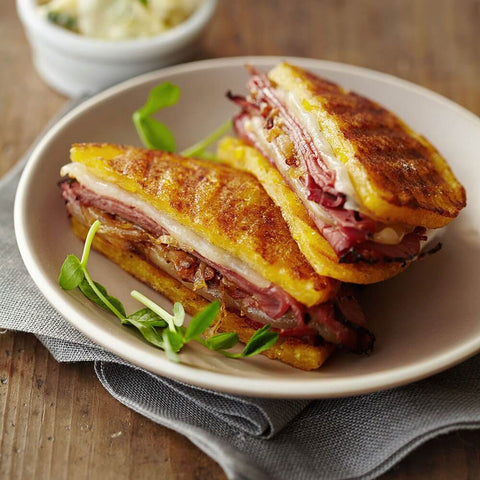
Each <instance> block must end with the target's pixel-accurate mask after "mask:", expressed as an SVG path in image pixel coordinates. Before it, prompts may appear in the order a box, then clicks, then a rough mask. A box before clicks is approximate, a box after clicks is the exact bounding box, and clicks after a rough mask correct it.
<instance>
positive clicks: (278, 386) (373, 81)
mask: <svg viewBox="0 0 480 480" xmlns="http://www.w3.org/2000/svg"><path fill="white" fill-rule="evenodd" d="M281 60H283V59H282V58H275V57H245V58H229V59H216V60H208V61H202V62H196V63H191V64H185V65H180V66H176V67H171V68H167V69H164V70H160V71H157V72H153V73H150V74H146V75H143V76H141V77H137V78H135V79H133V80H129V81H127V82H125V83H122V84H120V85H118V86H115V87H112V88H110V89H109V90H107V91H105V92H102V93H100V94H98V95H96V96H95V97H92V98H90V99H89V100H87V101H86V102H84V103H82V104H81V105H79V106H78V107H77V108H75V109H74V110H73V111H71V112H70V113H69V114H67V115H66V116H65V117H64V118H62V119H61V120H60V121H59V122H58V123H57V124H56V125H55V126H54V127H53V128H51V129H50V130H49V132H48V133H47V134H46V135H45V136H44V137H43V139H42V140H41V141H40V143H39V144H38V145H37V147H36V148H35V150H34V151H33V153H32V154H31V156H30V159H29V161H28V164H27V166H26V168H25V171H24V173H23V176H22V179H21V182H20V185H19V187H18V192H17V197H16V204H15V229H16V235H17V240H18V245H19V248H20V251H21V254H22V257H23V260H24V262H25V264H26V266H27V268H28V271H29V273H30V275H31V276H32V278H33V280H34V281H35V283H36V284H37V285H38V287H39V288H40V290H41V291H42V293H43V295H45V297H46V298H47V300H48V301H49V302H50V303H51V304H52V305H53V306H54V307H55V309H56V310H58V312H59V313H60V314H61V315H63V316H64V317H65V318H66V319H67V320H68V321H69V322H71V323H72V325H74V326H75V327H76V328H77V329H78V330H80V331H81V332H83V333H84V334H85V335H87V336H88V337H90V338H91V339H92V340H94V341H95V342H96V343H98V344H99V345H101V346H102V347H104V348H105V349H106V350H109V351H111V352H113V353H115V354H117V355H119V356H120V357H122V358H124V359H126V360H128V361H129V362H131V363H132V364H134V365H137V366H139V367H143V368H145V369H147V370H150V371H151V372H155V373H158V374H160V375H164V376H167V377H171V378H175V379H178V380H181V381H183V382H186V383H190V384H194V385H199V386H202V387H206V388H211V389H214V390H221V391H226V392H232V393H237V394H245V395H255V396H264V397H277V398H288V397H290V398H293V397H303V398H323V397H335V396H347V395H358V394H362V393H366V392H372V391H376V390H381V389H387V388H391V387H395V386H398V385H402V384H406V383H409V382H413V381H415V380H418V379H421V378H424V377H426V376H429V375H432V374H434V373H436V372H439V371H441V370H444V369H446V368H448V367H451V366H452V365H454V364H456V363H458V362H460V361H462V360H464V359H466V358H468V357H470V356H472V355H474V354H475V353H476V352H478V351H479V350H480V315H479V312H480V294H479V284H478V281H479V275H478V273H479V272H480V236H479V224H480V188H478V185H480V162H479V152H480V120H479V119H478V118H477V117H475V116H474V115H473V114H471V113H469V112H468V111H466V110H464V109H463V108H461V107H459V106H458V105H456V104H455V103H453V102H451V101H449V100H447V99H445V98H443V97H441V96H439V95H437V94H435V93H432V92H430V91H428V90H426V89H424V88H421V87H418V86H416V85H413V84H411V83H409V82H406V81H403V80H399V79H397V78H394V77H391V76H389V75H385V74H382V73H378V72H373V71H370V70H365V69H362V68H358V67H352V66H348V65H342V64H336V63H331V62H324V61H319V60H307V59H300V58H287V59H286V60H288V61H290V62H292V63H295V64H297V65H299V66H302V67H305V68H307V69H309V70H311V71H312V72H314V73H316V74H319V75H322V76H324V77H326V78H328V79H331V80H333V81H335V82H339V83H340V84H342V85H344V86H345V87H348V88H350V89H353V90H355V91H357V92H359V93H362V94H364V95H367V96H368V97H370V98H372V99H374V100H376V101H378V102H380V103H382V104H383V105H385V106H386V107H387V108H389V109H391V110H392V111H394V112H395V113H397V114H398V115H399V116H400V117H401V118H403V119H404V120H405V121H406V122H407V123H409V124H410V125H411V126H412V127H413V128H414V129H416V130H417V131H419V132H420V133H421V134H423V135H425V136H426V137H427V138H428V139H429V140H430V141H432V143H433V144H434V145H435V146H436V147H437V148H438V149H439V150H440V152H441V153H442V154H443V155H444V156H445V157H446V158H447V160H448V162H449V163H450V165H451V166H452V168H453V170H454V172H455V174H456V175H457V177H458V178H459V180H460V181H461V182H462V183H463V184H464V185H465V187H466V189H467V196H468V207H467V208H466V209H465V210H464V211H463V212H462V213H461V215H460V216H459V218H457V219H456V220H455V221H454V222H453V223H452V224H451V225H450V226H449V227H448V228H447V230H446V232H445V234H444V236H443V239H442V240H443V244H444V246H443V249H442V250H441V251H440V252H439V253H437V254H435V255H432V256H428V257H427V258H425V259H424V260H422V261H420V262H418V263H416V264H414V265H412V266H411V267H410V268H409V269H408V270H407V271H406V272H404V273H403V274H401V275H399V276H398V277H396V278H394V279H392V280H390V281H387V282H383V283H381V284H378V285H373V286H368V287H366V288H365V289H364V292H363V294H362V303H363V305H364V307H365V310H366V313H367V315H368V320H369V324H370V327H371V329H372V331H373V332H374V333H375V335H376V337H377V342H376V345H375V349H374V352H373V353H372V354H371V355H370V356H356V355H353V354H347V353H338V354H335V355H334V356H333V357H332V358H331V359H330V360H329V361H328V362H327V364H326V365H325V366H324V367H323V368H321V369H319V370H318V371H314V372H303V371H300V370H297V369H294V368H292V367H289V366H286V365H284V364H282V363H280V362H276V361H271V360H268V359H267V358H265V357H263V356H258V357H255V358H251V359H246V360H231V359H226V358H224V357H222V356H221V355H219V354H215V353H213V352H210V351H208V350H206V349H204V348H203V347H201V346H199V345H195V346H193V347H190V346H188V347H187V348H185V350H184V351H183V352H182V354H181V361H182V362H181V363H180V364H174V363H171V362H169V361H168V360H167V359H166V357H165V355H164V353H163V352H162V351H160V350H157V349H155V348H154V347H152V346H150V345H148V344H147V343H146V342H144V341H143V339H142V338H141V337H139V336H137V335H136V333H135V332H133V331H132V330H131V329H128V328H125V327H122V326H121V325H120V323H119V322H118V321H117V319H116V318H115V317H113V316H112V315H109V314H107V313H106V312H104V311H103V310H101V309H99V308H97V307H96V306H95V305H93V304H92V303H90V302H89V301H88V300H86V299H85V298H84V297H83V296H82V295H81V294H80V293H79V292H78V291H74V292H64V291H62V290H61V289H60V288H59V287H58V285H57V277H58V273H59V270H60V266H61V264H62V261H63V259H64V258H65V256H66V255H67V254H69V253H74V254H76V255H78V256H80V255H81V251H82V243H81V242H80V241H79V240H78V239H76V238H75V237H74V235H73V234H72V233H71V231H70V226H69V222H68V219H67V215H66V213H65V208H64V204H63V200H62V198H61V196H60V192H59V188H58V186H57V182H58V181H59V179H60V174H59V170H60V167H61V166H62V165H63V164H65V163H68V161H69V158H68V155H69V148H70V145H71V144H72V143H74V142H111V143H121V144H133V145H139V140H138V137H137V135H136V133H135V129H134V127H133V125H132V122H131V114H132V112H133V111H134V110H136V109H137V108H138V107H140V106H141V105H143V103H144V101H145V99H146V97H147V95H148V92H149V90H150V89H151V88H152V87H153V86H155V85H157V84H158V83H161V82H164V81H166V80H168V81H170V82H173V83H175V84H177V85H179V86H180V88H181V92H182V94H181V99H180V101H179V103H178V104H177V105H176V106H174V107H170V108H168V109H165V110H163V111H162V112H161V114H160V115H159V118H161V119H162V121H163V122H165V123H166V124H167V125H169V126H170V127H171V129H172V130H173V132H174V133H175V136H176V138H177V143H178V148H179V150H180V149H182V148H184V147H186V146H189V145H191V144H192V143H194V142H195V141H197V140H198V139H200V138H203V137H204V136H205V135H206V134H208V133H210V132H211V131H212V130H213V129H214V128H215V127H217V126H218V125H219V124H221V123H222V122H224V121H225V120H226V119H228V118H229V117H231V116H232V114H234V113H235V112H236V111H237V108H236V107H235V106H234V105H232V104H231V102H229V101H228V100H227V99H226V98H225V92H226V91H227V90H232V91H233V92H238V93H244V92H245V82H246V80H247V78H248V75H247V72H246V70H245V68H244V65H245V64H247V63H248V64H251V65H254V66H255V67H257V68H259V69H261V70H264V71H266V70H268V69H269V68H271V67H272V66H274V65H275V64H276V63H278V62H279V61H281ZM89 267H90V271H91V273H92V276H93V278H95V279H96V280H97V281H99V282H100V283H102V284H103V285H105V286H106V287H107V288H108V290H109V292H110V293H111V294H113V295H115V296H116V297H119V298H120V299H122V301H124V303H125V305H126V308H127V312H132V311H134V309H138V308H140V305H139V304H137V303H136V302H135V301H134V300H132V299H131V298H130V291H131V290H133V289H137V290H140V291H142V292H145V293H146V294H147V295H148V296H151V297H152V298H153V299H156V300H158V301H159V302H160V303H161V304H163V305H164V306H166V307H167V308H168V307H170V308H171V305H170V304H169V303H168V301H166V300H165V299H163V298H162V297H161V296H160V295H157V294H156V293H155V292H152V291H150V290H149V289H148V288H147V287H145V286H144V285H142V284H140V283H139V282H137V281H136V280H135V279H133V278H132V277H130V276H129V275H128V274H126V273H124V272H123V271H122V270H120V268H119V267H117V266H116V265H114V264H112V263H110V262H109V261H108V260H106V259H105V258H104V257H102V256H101V255H99V254H97V253H95V252H94V253H92V255H91V257H90V263H89ZM33 313H34V312H32V314H33Z"/></svg>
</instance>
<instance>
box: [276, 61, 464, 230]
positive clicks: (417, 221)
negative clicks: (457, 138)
mask: <svg viewBox="0 0 480 480" xmlns="http://www.w3.org/2000/svg"><path fill="white" fill-rule="evenodd" d="M268 77H269V79H270V81H271V82H272V83H273V84H274V86H278V87H280V88H281V89H282V90H284V91H291V92H293V93H294V95H295V96H296V97H297V98H298V99H299V100H300V101H301V103H302V106H303V108H304V109H305V110H306V111H308V112H310V113H313V114H314V115H315V116H316V117H317V119H318V124H319V127H320V131H321V132H322V134H323V135H324V137H325V138H326V140H327V141H328V143H329V144H330V145H331V147H332V149H333V151H334V153H335V155H336V156H337V158H338V159H339V160H340V161H341V162H343V163H344V164H345V165H346V168H347V170H348V173H349V176H350V179H351V180H352V183H353V186H354V188H355V191H356V192H357V194H358V196H359V198H360V201H361V203H362V204H363V206H364V208H365V209H366V211H368V212H371V216H372V217H373V218H376V219H378V220H381V221H383V222H384V223H404V224H406V225H411V226H424V227H426V228H439V227H443V226H444V225H446V224H448V223H449V222H450V221H451V220H452V219H453V218H455V217H456V216H457V215H458V213H459V211H460V210H461V209H462V208H463V207H465V205H466V195H465V190H464V188H463V187H462V185H461V184H460V183H459V182H458V181H457V179H456V178H455V176H454V174H453V173H452V170H451V169H450V167H449V166H448V164H447V162H446V161H445V160H444V159H443V158H442V156H441V155H440V154H439V152H438V151H437V150H436V149H435V147H434V146H433V145H432V144H431V143H430V142H429V141H428V140H427V139H426V138H424V137H423V136H421V135H419V134H417V133H416V132H414V131H413V130H412V129H411V128H409V127H408V126H407V125H405V123H404V122H403V121H402V120H400V119H399V118H398V117H397V116H396V115H394V114H393V113H392V112H389V111H388V110H386V109H385V108H383V107H382V106H381V105H379V104H377V103H375V102H373V101H371V100H369V99H367V98H365V97H363V96H361V95H358V94H356V93H354V92H350V91H347V90H345V89H343V88H342V87H340V86H338V85H336V84H335V83H332V82H330V81H328V80H325V79H322V78H319V77H317V76H315V75H313V74H311V73H309V72H307V71H305V70H303V69H301V68H298V67H295V66H292V65H289V64H287V63H282V64H280V65H277V66H276V67H275V68H274V69H273V70H271V71H270V72H269V74H268Z"/></svg>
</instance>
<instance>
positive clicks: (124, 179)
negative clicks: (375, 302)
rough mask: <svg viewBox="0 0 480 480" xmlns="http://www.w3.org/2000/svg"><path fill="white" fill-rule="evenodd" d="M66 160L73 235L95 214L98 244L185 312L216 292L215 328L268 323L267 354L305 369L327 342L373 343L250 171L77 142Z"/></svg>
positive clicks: (249, 329) (319, 358)
mask: <svg viewBox="0 0 480 480" xmlns="http://www.w3.org/2000/svg"><path fill="white" fill-rule="evenodd" d="M71 160H72V161H73V163H70V164H68V165H66V166H64V167H63V168H62V175H68V176H69V177H70V179H68V180H65V181H63V182H62V183H61V188H62V194H63V197H64V199H65V201H66V205H67V210H68V212H69V214H70V215H71V217H72V222H73V226H74V231H75V233H76V234H77V235H79V236H80V237H83V236H84V235H85V232H86V229H87V228H88V226H89V225H90V224H91V223H92V222H93V221H94V220H95V219H99V220H100V221H101V224H102V225H101V227H100V229H99V231H98V233H97V237H96V238H98V241H97V242H96V243H94V247H95V248H98V249H99V250H100V251H102V252H103V253H104V254H106V255H107V256H108V257H109V258H111V259H112V260H114V261H115V262H117V263H118V264H119V265H120V266H121V267H122V268H124V269H125V270H127V271H128V272H130V273H132V274H133V275H135V276H136V277H138V278H139V279H140V280H142V281H144V282H145V283H147V284H149V285H151V286H153V288H155V289H157V290H158V291H160V292H161V293H163V294H165V295H166V296H167V297H168V298H170V299H172V300H174V301H182V303H183V302H185V303H186V304H185V309H186V310H187V311H188V312H189V313H192V314H194V313H196V311H197V310H198V309H199V308H201V307H202V306H203V305H205V301H208V300H212V299H214V298H220V299H221V300H222V302H223V304H224V306H225V309H226V311H227V312H229V313H228V314H227V315H226V316H224V318H222V320H221V325H220V329H222V330H230V329H233V330H234V331H237V332H238V333H239V334H240V330H241V331H242V333H241V338H242V340H245V339H248V338H247V337H248V336H249V335H251V333H253V331H254V330H255V329H257V328H259V327H260V326H261V325H262V324H265V323H270V324H271V325H272V326H273V328H275V329H276V330H278V331H279V332H280V335H281V337H282V340H281V342H280V343H279V344H277V346H275V347H274V348H273V349H272V350H271V351H269V353H268V355H269V356H271V357H275V358H279V359H281V360H283V361H285V362H287V363H290V364H293V365H295V366H297V367H299V368H304V369H312V368H317V367H318V366H319V365H320V364H321V362H323V361H324V360H325V358H326V357H327V356H328V354H329V353H330V351H331V350H332V349H333V346H332V345H338V346H341V347H343V348H345V349H347V350H351V351H354V352H365V351H369V350H370V349H371V348H372V345H373V335H372V334H371V333H370V332H369V331H368V329H367V328H366V323H365V318H364V316H363V313H362V312H361V310H360V307H359V306H358V304H357V303H356V300H355V299H354V297H353V295H352V292H351V291H350V290H349V289H348V288H347V287H344V286H340V284H339V283H338V282H337V281H335V280H332V279H329V278H326V277H323V276H320V275H318V274H316V273H315V271H314V270H313V268H312V267H311V265H310V264H309V262H308V261H307V260H306V259H305V257H304V256H303V254H302V253H301V252H300V250H299V248H298V246H297V244H296V242H295V241H294V240H293V239H292V237H291V235H290V232H289V229H288V226H287V225H286V223H285V222H284V220H283V218H282V215H281V212H280V210H279V209H278V207H277V206H276V205H275V204H274V203H273V201H272V200H271V199H270V197H269V196H268V194H267V193H266V192H265V190H264V189H263V187H262V186H261V185H260V183H259V182H258V181H257V180H256V179H255V178H254V177H253V176H251V175H249V174H247V173H243V172H239V171H237V170H235V169H232V168H230V167H228V166H226V165H219V164H213V163H211V162H207V161H202V160H194V159H189V158H187V159H186V158H182V157H179V156H177V155H173V154H169V153H165V152H159V151H153V150H146V149H139V148H134V147H124V146H115V145H109V144H77V145H74V146H73V147H72V149H71ZM153 272H156V273H153ZM197 297H198V298H197ZM193 298H195V299H196V300H195V301H192V299H193ZM304 354H305V359H303V355H304ZM307 358H308V360H307Z"/></svg>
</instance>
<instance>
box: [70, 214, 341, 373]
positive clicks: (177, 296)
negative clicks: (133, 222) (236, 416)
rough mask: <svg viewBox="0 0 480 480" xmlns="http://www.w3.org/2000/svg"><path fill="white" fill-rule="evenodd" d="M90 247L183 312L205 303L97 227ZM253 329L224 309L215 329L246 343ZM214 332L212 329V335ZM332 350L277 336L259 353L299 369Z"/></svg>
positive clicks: (82, 234) (80, 232)
mask: <svg viewBox="0 0 480 480" xmlns="http://www.w3.org/2000/svg"><path fill="white" fill-rule="evenodd" d="M71 224H72V229H73V232H74V234H75V235H76V236H77V237H79V238H80V239H81V240H85V238H86V236H87V232H88V227H86V226H85V225H83V224H82V223H80V222H78V221H77V220H76V219H75V218H73V217H72V218H71ZM92 246H93V248H94V249H95V250H97V251H99V252H100V253H102V254H103V255H105V256H106V257H107V258H108V259H110V260H111V261H113V262H114V263H116V264H117V265H119V266H120V267H121V268H122V269H123V270H125V271H126V272H128V273H129V274H131V275H133V276H134V277H135V278H137V279H138V280H140V281H141V282H143V283H145V284H147V285H148V286H150V287H151V288H153V289H154V290H156V291H157V292H160V293H161V294H162V295H164V296H165V297H166V298H168V299H169V300H170V301H171V302H172V303H173V302H180V303H182V305H183V307H184V308H185V311H186V312H187V313H188V314H190V315H196V314H197V313H198V312H200V311H201V310H202V309H203V308H205V307H206V306H207V305H208V304H209V302H208V301H207V300H205V299H204V298H202V297H201V296H200V295H198V294H196V293H195V292H193V291H191V290H189V289H188V288H186V287H185V286H183V285H182V284H181V283H180V282H179V281H177V280H175V279H174V278H173V277H171V276H170V275H168V274H166V273H164V272H163V271H161V270H160V269H158V268H155V267H154V266H153V265H151V264H150V263H148V262H146V261H145V260H143V259H142V258H141V257H139V256H137V255H135V254H134V253H132V252H129V251H127V250H122V249H119V248H117V247H116V246H114V245H112V244H110V243H109V242H108V238H105V237H103V236H102V228H101V227H100V229H99V231H98V232H97V234H96V235H95V237H94V239H93V244H92ZM256 329H257V326H254V325H253V324H252V323H251V322H249V320H248V319H247V318H245V317H240V316H239V315H236V314H235V313H232V312H229V311H224V312H222V314H221V320H220V322H219V324H218V328H216V329H215V332H237V333H238V336H239V339H240V341H241V342H243V343H247V342H248V340H249V339H250V337H251V336H252V335H253V334H254V333H255V331H256ZM215 332H213V331H212V334H213V333H215ZM333 350H334V346H333V345H331V344H327V343H325V344H324V345H318V346H314V345H310V344H308V343H306V342H305V341H303V340H301V339H299V338H294V337H280V338H279V340H278V341H277V343H276V344H275V345H274V346H273V347H272V348H270V349H268V350H266V351H265V352H263V354H264V355H266V356H267V357H268V358H271V359H273V360H280V361H282V362H284V363H287V364H289V365H292V366H293V367H296V368H300V369H302V370H315V369H317V368H319V367H320V366H321V365H322V364H323V363H324V362H325V360H326V359H327V358H328V357H329V355H330V354H331V353H332V352H333Z"/></svg>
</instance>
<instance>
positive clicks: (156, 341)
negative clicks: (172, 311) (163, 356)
mask: <svg viewBox="0 0 480 480" xmlns="http://www.w3.org/2000/svg"><path fill="white" fill-rule="evenodd" d="M127 321H128V322H129V324H130V325H133V326H134V327H135V328H136V329H137V330H138V331H139V332H140V333H141V334H142V336H143V338H144V339H145V340H146V341H147V342H148V343H151V344H152V345H155V346H156V347H158V348H161V349H162V350H164V349H165V342H164V341H163V336H161V335H160V334H159V333H158V332H157V331H156V330H155V328H154V327H152V326H150V325H148V324H144V323H142V322H140V321H137V320H136V319H135V318H133V316H130V317H128V319H127ZM163 331H165V330H163Z"/></svg>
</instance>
